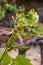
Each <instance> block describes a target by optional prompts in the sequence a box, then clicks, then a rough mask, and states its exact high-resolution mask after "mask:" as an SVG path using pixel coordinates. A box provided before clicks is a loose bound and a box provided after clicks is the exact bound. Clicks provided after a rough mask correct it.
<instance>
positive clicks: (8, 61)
mask: <svg viewBox="0 0 43 65" xmlns="http://www.w3.org/2000/svg"><path fill="white" fill-rule="evenodd" d="M10 62H11V58H10V57H9V55H8V54H6V55H5V56H4V58H3V59H2V64H3V65H8V64H9V63H10Z"/></svg>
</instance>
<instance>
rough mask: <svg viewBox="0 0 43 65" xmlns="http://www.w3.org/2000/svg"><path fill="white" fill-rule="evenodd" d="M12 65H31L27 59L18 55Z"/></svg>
mask: <svg viewBox="0 0 43 65" xmlns="http://www.w3.org/2000/svg"><path fill="white" fill-rule="evenodd" d="M12 65H32V64H31V63H30V60H29V59H26V58H25V57H23V56H22V55H18V56H17V57H16V59H15V60H13V63H12Z"/></svg>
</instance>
